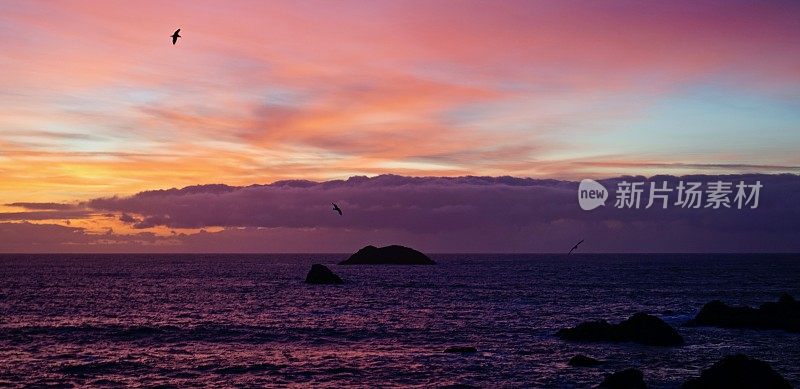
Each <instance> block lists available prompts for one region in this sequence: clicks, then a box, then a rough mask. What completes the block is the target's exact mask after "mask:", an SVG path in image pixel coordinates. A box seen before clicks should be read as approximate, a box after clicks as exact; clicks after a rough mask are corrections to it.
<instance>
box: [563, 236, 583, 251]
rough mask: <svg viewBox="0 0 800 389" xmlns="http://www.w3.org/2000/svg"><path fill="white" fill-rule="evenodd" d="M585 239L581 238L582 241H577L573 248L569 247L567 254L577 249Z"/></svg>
mask: <svg viewBox="0 0 800 389" xmlns="http://www.w3.org/2000/svg"><path fill="white" fill-rule="evenodd" d="M583 241H584V239H581V241H580V242H578V243H575V246H572V248H571V249H569V252H568V253H567V255H569V254H572V252H573V251H575V249H577V248H578V246H579V245H580V244H581V243H583Z"/></svg>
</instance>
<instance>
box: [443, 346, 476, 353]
mask: <svg viewBox="0 0 800 389" xmlns="http://www.w3.org/2000/svg"><path fill="white" fill-rule="evenodd" d="M444 352H446V353H475V352H478V349H476V348H475V347H472V346H452V347H448V348H447V349H445V350H444Z"/></svg>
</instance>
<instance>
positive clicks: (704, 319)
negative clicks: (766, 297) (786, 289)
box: [687, 293, 800, 332]
mask: <svg viewBox="0 0 800 389" xmlns="http://www.w3.org/2000/svg"><path fill="white" fill-rule="evenodd" d="M687 324H689V325H698V326H713V327H724V328H752V329H779V330H786V331H790V332H800V302H798V301H796V300H795V299H794V297H792V296H790V295H789V294H787V293H784V294H782V295H781V297H780V299H778V302H776V303H764V304H761V306H760V307H758V308H752V307H732V306H729V305H727V304H725V303H723V302H722V301H719V300H714V301H711V302H710V303H708V304H706V305H704V306H703V308H702V309H701V310H700V312H699V313H698V314H697V316H695V317H694V319H692V320H690V321H689V322H688V323H687Z"/></svg>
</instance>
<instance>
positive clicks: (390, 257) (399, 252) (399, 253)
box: [339, 245, 436, 265]
mask: <svg viewBox="0 0 800 389" xmlns="http://www.w3.org/2000/svg"><path fill="white" fill-rule="evenodd" d="M339 264H340V265H435V264H436V262H434V261H433V260H431V259H430V258H428V256H427V255H425V254H423V253H421V252H419V251H417V250H414V249H412V248H409V247H405V246H398V245H392V246H386V247H375V246H367V247H364V248H362V249H361V250H358V252H356V253H355V254H353V255H351V256H350V258H347V260H345V261H342V262H340V263H339Z"/></svg>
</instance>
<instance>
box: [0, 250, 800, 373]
mask: <svg viewBox="0 0 800 389" xmlns="http://www.w3.org/2000/svg"><path fill="white" fill-rule="evenodd" d="M346 257H347V256H346V255H341V254H337V255H331V254H324V255H316V254H315V255H312V254H308V255H296V254H290V255H209V254H203V255H194V254H186V255H0V386H10V387H23V386H48V385H54V386H70V385H71V386H75V387H82V386H119V387H123V386H124V387H153V386H161V387H208V386H212V387H228V386H240V387H254V386H280V387H287V386H289V387H293V386H294V387H306V386H313V387H345V386H346V387H375V386H381V387H391V386H402V387H437V386H449V385H473V386H482V387H590V386H594V385H596V384H598V383H599V382H600V381H602V379H603V376H604V375H605V374H606V373H609V372H612V371H615V370H620V369H623V368H627V367H637V368H639V369H641V370H642V371H643V372H644V375H645V380H646V381H647V383H648V384H649V385H650V386H651V387H655V388H660V387H664V388H673V387H678V386H679V385H680V384H681V383H682V382H683V381H684V380H685V379H687V378H689V377H693V376H697V375H698V374H699V371H700V369H701V368H705V367H708V366H710V365H711V364H712V363H714V362H715V361H717V360H719V359H720V358H721V357H722V356H724V355H726V354H733V353H740V352H741V353H746V354H748V355H750V356H752V357H756V358H759V359H762V360H764V361H767V362H768V363H770V364H771V365H772V366H773V368H774V369H776V370H777V371H778V372H779V373H780V374H782V375H783V376H784V377H786V378H787V379H788V380H789V381H790V382H792V384H793V385H795V386H800V334H791V333H786V332H782V331H755V330H737V329H717V328H704V327H687V326H683V325H682V324H683V323H684V322H686V321H687V320H689V319H690V318H692V317H693V316H694V315H695V314H696V313H697V311H698V310H699V309H700V308H701V307H702V306H703V304H704V303H706V302H708V301H710V300H713V299H721V300H723V301H726V302H728V303H732V304H746V305H758V304H760V303H762V302H765V301H775V300H777V298H778V296H779V295H780V293H781V292H789V293H791V294H793V295H794V296H796V297H800V255H707V254H703V255H685V254H682V255H638V254H637V255H581V254H578V255H571V256H565V255H464V254H459V255H433V256H432V257H433V258H434V259H435V260H436V261H437V262H438V263H439V264H438V265H436V266H337V265H335V263H336V262H338V261H340V260H343V259H345V258H346ZM312 263H324V264H329V265H330V266H329V267H330V268H331V269H333V271H334V272H336V273H337V274H339V275H340V276H342V278H344V279H345V281H346V284H344V285H342V286H310V285H306V284H304V283H303V280H304V278H305V275H306V272H307V271H308V269H309V267H310V265H311V264H312ZM639 311H645V312H650V313H653V314H655V315H658V316H659V317H661V318H663V319H664V320H666V321H667V322H668V323H670V324H672V325H673V326H676V328H677V330H678V331H679V332H680V333H681V335H683V337H684V338H685V339H686V345H684V346H682V347H647V346H641V345H636V344H631V343H622V344H604V343H596V344H580V343H571V342H565V341H562V340H560V339H558V338H556V337H555V336H554V333H555V332H556V331H557V330H558V329H560V328H563V327H570V326H574V325H576V324H578V323H579V322H581V321H584V320H589V319H600V318H603V319H608V320H610V321H612V322H616V321H619V320H622V319H624V318H627V317H628V316H630V315H631V314H633V313H635V312H639ZM459 345H464V346H474V347H476V348H477V349H478V352H476V353H473V354H449V353H444V352H443V350H445V349H446V348H447V347H450V346H459ZM577 353H583V354H587V355H589V356H592V357H595V358H598V359H602V360H606V361H608V363H607V364H605V365H603V366H601V367H599V368H574V367H570V366H568V365H567V360H568V359H569V358H570V357H572V356H573V355H575V354H577Z"/></svg>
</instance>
